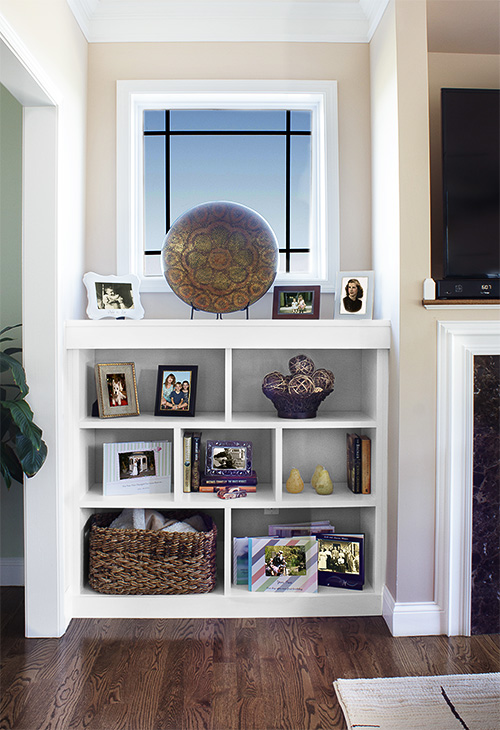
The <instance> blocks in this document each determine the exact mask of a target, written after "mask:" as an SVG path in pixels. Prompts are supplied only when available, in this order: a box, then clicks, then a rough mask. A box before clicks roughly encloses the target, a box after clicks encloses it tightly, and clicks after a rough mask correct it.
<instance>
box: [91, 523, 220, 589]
mask: <svg viewBox="0 0 500 730" xmlns="http://www.w3.org/2000/svg"><path fill="white" fill-rule="evenodd" d="M192 514H195V513H193V512H185V511H183V512H168V513H165V516H166V517H167V518H174V519H177V520H183V519H186V518H187V517H190V516H191V515H192ZM196 514H200V513H199V512H198V513H196ZM118 515H119V513H118V512H106V513H103V514H95V515H92V517H91V519H90V522H89V527H90V531H89V585H90V586H91V588H93V589H94V590H96V591H99V593H111V594H118V595H155V594H182V593H208V592H209V591H211V590H213V589H214V588H215V583H216V542H217V527H216V526H215V523H214V522H213V521H212V518H211V517H209V516H208V515H205V514H203V515H202V517H203V519H204V521H205V524H206V527H207V531H206V532H162V531H158V532H157V531H155V530H135V529H130V530H128V529H126V530H123V529H117V528H111V527H109V525H110V524H111V523H112V521H113V520H114V519H115V517H118Z"/></svg>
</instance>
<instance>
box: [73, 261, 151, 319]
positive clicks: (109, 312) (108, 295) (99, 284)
mask: <svg viewBox="0 0 500 730" xmlns="http://www.w3.org/2000/svg"><path fill="white" fill-rule="evenodd" d="M83 283H84V284H85V288H86V289H87V300H88V304H87V316H88V317H89V319H102V318H103V317H112V318H114V319H123V318H124V317H128V318H129V319H142V318H143V317H144V308H143V306H142V304H141V298H140V295H139V277H138V276H136V275H135V274H126V275H124V276H115V275H114V274H104V275H101V274H96V273H94V272H93V271H89V272H88V273H86V274H85V276H84V277H83Z"/></svg>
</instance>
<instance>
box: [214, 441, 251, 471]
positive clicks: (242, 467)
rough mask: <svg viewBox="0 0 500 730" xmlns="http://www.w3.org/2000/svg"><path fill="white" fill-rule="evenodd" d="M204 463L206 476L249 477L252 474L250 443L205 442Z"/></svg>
mask: <svg viewBox="0 0 500 730" xmlns="http://www.w3.org/2000/svg"><path fill="white" fill-rule="evenodd" d="M205 462H206V463H205V474H206V475H207V476H227V477H237V476H250V475H251V474H252V442H251V441H207V444H206V451H205Z"/></svg>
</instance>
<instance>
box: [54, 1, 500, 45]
mask: <svg viewBox="0 0 500 730" xmlns="http://www.w3.org/2000/svg"><path fill="white" fill-rule="evenodd" d="M388 1H389V0H67V2H68V5H69V6H70V8H71V10H72V11H73V14H74V15H75V17H76V19H77V21H78V23H79V25H80V27H81V29H82V31H83V33H84V34H85V37H86V38H87V40H88V41H89V42H91V43H92V42H94V43H95V42H120V41H122V42H124V41H145V42H147V41H237V42H241V41H311V42H331V43H335V42H345V43H367V42H369V41H370V39H371V37H372V35H373V33H374V31H375V29H376V27H377V25H378V23H379V21H380V18H381V17H382V15H383V12H384V10H385V8H386V6H387V3H388ZM427 9H428V10H427V15H428V46H429V50H430V51H433V52H444V53H497V54H498V53H500V0H427Z"/></svg>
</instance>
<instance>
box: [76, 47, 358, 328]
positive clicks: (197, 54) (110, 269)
mask: <svg viewBox="0 0 500 730" xmlns="http://www.w3.org/2000/svg"><path fill="white" fill-rule="evenodd" d="M202 78H207V79H208V78H209V79H218V78H220V79H225V78H242V79H253V78H255V79H335V80H337V81H338V95H339V150H340V239H341V256H340V258H341V267H342V268H343V269H350V268H358V269H364V268H370V266H371V242H370V226H371V211H370V205H371V202H370V127H369V118H370V107H369V104H370V101H369V100H370V91H369V49H368V46H367V45H365V44H324V43H313V44H304V43H290V44H286V43H234V44H233V43H221V44H219V43H196V44H192V43H148V44H143V43H131V44H127V43H117V44H106V43H97V44H92V45H91V46H90V48H89V104H88V109H89V112H88V135H89V136H88V188H87V198H88V208H87V230H88V235H87V259H86V269H87V270H93V271H98V272H99V273H114V272H115V271H116V249H115V240H116V222H115V216H116V208H115V192H116V185H115V175H116V172H115V140H116V116H115V107H116V104H115V99H116V81H117V80H119V79H202ZM168 298H169V299H170V301H169V303H168V310H169V312H175V313H174V314H172V315H171V316H176V315H177V316H187V315H188V314H189V310H188V309H187V308H186V307H185V305H182V304H181V308H180V309H175V307H176V306H177V303H178V300H177V298H176V297H174V295H167V294H160V295H149V296H147V295H143V297H142V299H143V303H144V304H145V308H146V316H165V310H166V309H167V305H166V304H165V302H166V301H167V299H168ZM173 308H174V309H173ZM270 311H271V305H270V302H269V301H268V300H266V302H265V303H264V304H262V305H261V307H260V309H259V307H258V306H257V305H254V307H252V313H256V316H266V315H267V316H270ZM325 312H326V310H325ZM332 312H333V304H332V306H331V309H330V312H329V313H328V315H327V316H330V317H331V316H332Z"/></svg>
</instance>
